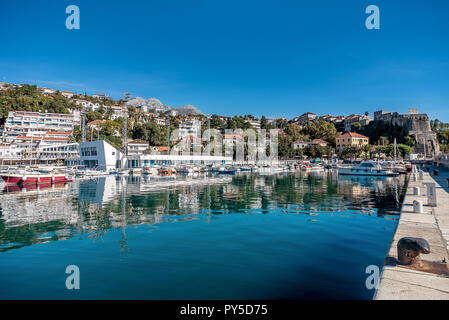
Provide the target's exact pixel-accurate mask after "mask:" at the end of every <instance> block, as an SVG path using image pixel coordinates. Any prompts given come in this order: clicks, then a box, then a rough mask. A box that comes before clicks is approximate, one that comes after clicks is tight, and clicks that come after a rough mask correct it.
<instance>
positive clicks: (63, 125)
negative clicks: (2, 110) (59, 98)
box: [3, 111, 75, 143]
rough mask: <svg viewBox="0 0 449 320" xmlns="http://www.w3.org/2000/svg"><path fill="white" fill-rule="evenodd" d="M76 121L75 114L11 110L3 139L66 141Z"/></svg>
mask: <svg viewBox="0 0 449 320" xmlns="http://www.w3.org/2000/svg"><path fill="white" fill-rule="evenodd" d="M74 123H75V121H74V115H73V114H60V113H38V112H27V111H10V112H9V113H8V118H6V120H5V128H4V130H3V141H4V142H6V143H15V142H16V140H17V139H19V140H24V139H28V138H29V139H36V138H42V139H41V140H46V138H50V139H47V140H48V141H53V142H56V141H60V142H61V143H66V142H67V140H68V138H69V136H70V135H71V134H72V132H73V127H74ZM57 133H59V134H57ZM30 137H31V138H30ZM55 138H64V139H61V140H58V139H55Z"/></svg>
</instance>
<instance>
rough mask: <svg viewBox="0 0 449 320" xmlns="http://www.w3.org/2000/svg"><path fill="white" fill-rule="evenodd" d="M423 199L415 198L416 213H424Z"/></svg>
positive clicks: (414, 208)
mask: <svg viewBox="0 0 449 320" xmlns="http://www.w3.org/2000/svg"><path fill="white" fill-rule="evenodd" d="M422 208H423V207H422V201H421V200H415V201H413V212H414V213H423V212H424V211H423V209H422Z"/></svg>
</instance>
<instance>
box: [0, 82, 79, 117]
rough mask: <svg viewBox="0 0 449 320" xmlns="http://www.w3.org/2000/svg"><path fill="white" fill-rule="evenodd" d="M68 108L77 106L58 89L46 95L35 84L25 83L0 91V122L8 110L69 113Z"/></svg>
mask: <svg viewBox="0 0 449 320" xmlns="http://www.w3.org/2000/svg"><path fill="white" fill-rule="evenodd" d="M70 109H79V106H77V105H76V104H75V103H74V102H73V101H72V100H70V99H68V98H66V97H64V96H62V95H61V93H60V92H59V91H57V92H56V93H55V94H54V95H53V97H47V96H45V95H43V94H42V93H41V92H40V91H39V90H38V89H37V87H36V86H31V85H27V84H24V85H21V86H15V85H11V86H9V87H8V88H6V89H5V90H2V91H0V124H3V123H5V119H6V118H7V116H8V112H9V111H30V112H51V113H69V110H70Z"/></svg>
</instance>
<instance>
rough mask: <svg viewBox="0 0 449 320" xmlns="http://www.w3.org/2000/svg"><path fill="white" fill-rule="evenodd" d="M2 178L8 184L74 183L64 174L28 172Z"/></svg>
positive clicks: (17, 172)
mask: <svg viewBox="0 0 449 320" xmlns="http://www.w3.org/2000/svg"><path fill="white" fill-rule="evenodd" d="M0 177H1V178H2V180H3V181H4V182H5V183H6V184H40V183H56V182H71V181H72V180H71V179H69V178H68V177H67V176H66V175H65V174H64V173H40V172H34V171H31V172H27V171H26V170H18V171H15V172H11V173H2V174H1V175H0Z"/></svg>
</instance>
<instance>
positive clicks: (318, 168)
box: [310, 164, 324, 172]
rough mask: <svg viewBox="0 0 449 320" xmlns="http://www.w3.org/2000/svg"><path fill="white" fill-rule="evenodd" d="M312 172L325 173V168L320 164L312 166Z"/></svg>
mask: <svg viewBox="0 0 449 320" xmlns="http://www.w3.org/2000/svg"><path fill="white" fill-rule="evenodd" d="M310 171H311V172H323V171H324V167H323V166H322V165H319V164H313V165H311V166H310Z"/></svg>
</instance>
